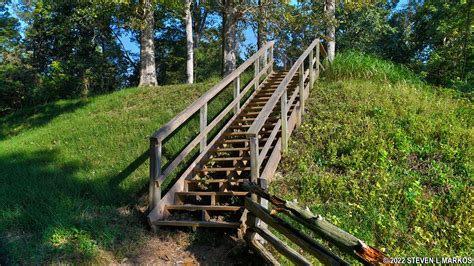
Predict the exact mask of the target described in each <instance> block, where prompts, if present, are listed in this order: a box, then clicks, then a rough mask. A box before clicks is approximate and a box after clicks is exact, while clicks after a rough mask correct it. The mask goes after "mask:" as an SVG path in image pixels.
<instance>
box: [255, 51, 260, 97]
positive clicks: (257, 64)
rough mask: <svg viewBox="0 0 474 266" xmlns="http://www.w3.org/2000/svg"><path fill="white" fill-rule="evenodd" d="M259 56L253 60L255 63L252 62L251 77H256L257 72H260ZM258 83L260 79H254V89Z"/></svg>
mask: <svg viewBox="0 0 474 266" xmlns="http://www.w3.org/2000/svg"><path fill="white" fill-rule="evenodd" d="M259 64H260V56H259V57H257V60H255V63H254V73H253V77H254V78H256V77H257V76H258V73H259V72H260V66H259ZM259 83H260V80H256V81H255V91H256V90H257V89H258V85H259Z"/></svg>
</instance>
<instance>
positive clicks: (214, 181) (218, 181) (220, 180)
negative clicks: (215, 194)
mask: <svg viewBox="0 0 474 266" xmlns="http://www.w3.org/2000/svg"><path fill="white" fill-rule="evenodd" d="M244 180H248V178H239V179H234V178H232V179H224V178H222V179H206V180H204V179H201V180H198V179H187V180H185V182H186V183H206V184H207V183H209V184H210V183H242V182H244ZM176 193H177V192H176Z"/></svg>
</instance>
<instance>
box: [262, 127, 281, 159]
mask: <svg viewBox="0 0 474 266" xmlns="http://www.w3.org/2000/svg"><path fill="white" fill-rule="evenodd" d="M280 127H281V120H278V122H277V124H276V125H275V127H274V128H273V130H272V133H271V134H270V136H269V137H268V139H267V140H266V142H265V145H264V146H263V149H262V151H261V152H260V155H259V158H258V160H259V161H260V162H263V160H264V158H265V157H266V156H267V153H268V151H269V150H270V147H271V146H272V143H273V141H274V140H275V137H276V135H277V134H278V131H279V129H280Z"/></svg>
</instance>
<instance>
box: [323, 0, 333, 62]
mask: <svg viewBox="0 0 474 266" xmlns="http://www.w3.org/2000/svg"><path fill="white" fill-rule="evenodd" d="M324 9H325V12H326V17H327V18H328V19H329V20H330V21H329V23H328V26H327V28H326V35H327V36H328V38H329V41H328V43H327V52H328V60H329V62H332V61H333V60H334V56H335V54H336V26H335V23H336V0H326V3H325V8H324Z"/></svg>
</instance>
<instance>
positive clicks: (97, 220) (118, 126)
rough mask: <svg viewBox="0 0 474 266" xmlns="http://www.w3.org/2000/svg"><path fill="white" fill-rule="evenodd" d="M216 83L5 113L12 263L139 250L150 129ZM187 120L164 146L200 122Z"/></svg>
mask: <svg viewBox="0 0 474 266" xmlns="http://www.w3.org/2000/svg"><path fill="white" fill-rule="evenodd" d="M212 85H213V83H204V84H202V83H201V84H195V85H175V86H163V87H151V88H132V89H126V90H122V91H119V92H115V93H112V94H109V95H103V96H97V97H89V98H88V99H81V100H61V101H58V102H54V103H50V104H47V105H43V106H37V107H35V108H25V109H23V110H21V111H19V112H16V113H13V114H10V115H8V116H4V117H1V118H0V168H1V169H2V170H1V171H0V202H1V204H0V242H1V248H2V254H5V253H4V250H3V249H5V252H6V254H5V255H6V256H7V258H8V260H9V261H8V263H11V264H51V263H80V264H81V263H87V262H88V263H91V262H95V263H99V262H100V263H101V264H108V263H112V262H117V261H118V262H120V261H122V259H123V258H125V257H130V256H133V255H136V254H135V253H134V252H137V250H138V248H139V247H140V243H141V241H143V239H144V238H146V237H147V235H149V232H148V231H147V230H146V226H144V224H143V223H142V221H141V220H140V217H139V215H137V214H136V213H134V211H133V206H143V205H141V204H143V202H141V201H139V198H140V197H141V196H142V195H144V194H145V191H146V187H147V182H148V161H147V155H148V152H147V150H148V145H149V144H148V141H147V137H148V136H149V135H150V134H152V133H153V132H154V131H155V130H157V129H158V128H160V126H162V125H163V124H164V123H166V122H168V121H169V120H170V119H171V118H172V117H173V116H174V115H175V114H177V113H178V112H180V111H182V110H183V109H184V108H185V107H187V106H188V105H189V104H190V103H192V101H194V100H195V99H197V98H198V97H199V96H200V95H202V94H203V93H204V92H205V91H206V90H208V89H209V88H210V87H211V86H212ZM230 95H232V94H231V93H230ZM170 99H172V100H170ZM225 101H228V98H226V97H221V98H219V99H218V101H217V102H214V103H213V105H212V106H210V110H209V112H210V114H209V115H215V111H216V110H217V109H218V108H219V106H222V103H223V102H225ZM193 125H194V126H193ZM183 128H184V130H183V131H182V132H180V136H179V138H174V139H173V140H172V141H170V142H169V143H168V142H167V143H165V147H164V151H163V152H164V153H165V156H168V155H173V154H176V152H178V151H180V150H181V149H182V148H183V147H184V145H185V144H186V143H187V142H188V140H189V136H190V134H191V133H193V132H195V131H196V127H195V124H190V125H188V126H185V127H183ZM165 159H167V158H165ZM145 204H146V203H145Z"/></svg>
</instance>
